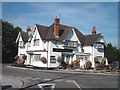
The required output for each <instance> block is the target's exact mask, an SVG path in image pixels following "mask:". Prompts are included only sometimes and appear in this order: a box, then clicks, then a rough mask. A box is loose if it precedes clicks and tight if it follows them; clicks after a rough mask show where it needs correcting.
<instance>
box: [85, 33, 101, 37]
mask: <svg viewBox="0 0 120 90" xmlns="http://www.w3.org/2000/svg"><path fill="white" fill-rule="evenodd" d="M100 34H102V33H97V34H88V35H85V36H94V35H100Z"/></svg>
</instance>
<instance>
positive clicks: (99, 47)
mask: <svg viewBox="0 0 120 90" xmlns="http://www.w3.org/2000/svg"><path fill="white" fill-rule="evenodd" d="M96 48H98V49H102V48H104V44H103V43H97V45H96Z"/></svg>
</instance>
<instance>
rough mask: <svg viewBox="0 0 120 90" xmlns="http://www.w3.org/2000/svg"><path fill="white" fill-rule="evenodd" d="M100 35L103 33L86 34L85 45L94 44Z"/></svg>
mask: <svg viewBox="0 0 120 90" xmlns="http://www.w3.org/2000/svg"><path fill="white" fill-rule="evenodd" d="M100 35H101V33H99V34H91V35H85V42H84V45H92V44H94V43H95V42H96V41H97V39H98V38H99V37H100Z"/></svg>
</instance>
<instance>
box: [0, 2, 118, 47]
mask: <svg viewBox="0 0 120 90" xmlns="http://www.w3.org/2000/svg"><path fill="white" fill-rule="evenodd" d="M55 16H57V17H58V18H60V24H63V25H68V26H72V27H76V28H77V29H78V30H79V31H80V32H81V33H83V34H84V35H88V34H91V32H92V28H93V26H95V27H96V32H97V33H102V34H103V36H104V39H105V41H106V42H107V43H112V45H113V46H117V47H118V3H117V2H3V3H2V19H3V20H5V21H8V22H10V23H12V24H13V25H14V26H19V27H21V28H22V30H23V31H26V28H27V26H30V27H31V29H32V28H33V26H34V24H40V25H45V26H50V25H51V24H53V23H54V18H55Z"/></svg>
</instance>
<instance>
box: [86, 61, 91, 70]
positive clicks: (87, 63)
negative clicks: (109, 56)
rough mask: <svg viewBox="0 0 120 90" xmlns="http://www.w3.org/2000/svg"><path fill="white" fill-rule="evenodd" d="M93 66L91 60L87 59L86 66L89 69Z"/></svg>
mask: <svg viewBox="0 0 120 90" xmlns="http://www.w3.org/2000/svg"><path fill="white" fill-rule="evenodd" d="M91 66H92V63H91V61H89V60H87V61H86V63H85V67H86V68H87V69H90V68H91Z"/></svg>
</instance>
